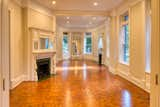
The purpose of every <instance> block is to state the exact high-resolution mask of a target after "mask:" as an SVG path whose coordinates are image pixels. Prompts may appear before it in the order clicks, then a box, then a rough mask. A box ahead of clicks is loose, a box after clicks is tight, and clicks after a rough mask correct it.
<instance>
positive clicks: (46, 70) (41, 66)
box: [36, 58, 51, 80]
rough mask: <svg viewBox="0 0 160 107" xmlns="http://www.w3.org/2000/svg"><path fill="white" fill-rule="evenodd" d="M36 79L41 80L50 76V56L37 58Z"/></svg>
mask: <svg viewBox="0 0 160 107" xmlns="http://www.w3.org/2000/svg"><path fill="white" fill-rule="evenodd" d="M36 63H37V75H38V80H43V79H45V78H47V77H49V76H50V66H51V63H50V58H44V59H37V61H36Z"/></svg>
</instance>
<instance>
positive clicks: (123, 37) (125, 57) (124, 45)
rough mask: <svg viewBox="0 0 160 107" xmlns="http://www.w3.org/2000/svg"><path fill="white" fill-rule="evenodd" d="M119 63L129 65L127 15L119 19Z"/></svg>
mask: <svg viewBox="0 0 160 107" xmlns="http://www.w3.org/2000/svg"><path fill="white" fill-rule="evenodd" d="M120 19H121V22H120V32H121V33H120V62H121V63H124V64H129V59H130V53H129V15H128V13H126V14H124V15H122V16H121V17H120Z"/></svg>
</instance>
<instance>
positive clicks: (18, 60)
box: [9, 1, 24, 87]
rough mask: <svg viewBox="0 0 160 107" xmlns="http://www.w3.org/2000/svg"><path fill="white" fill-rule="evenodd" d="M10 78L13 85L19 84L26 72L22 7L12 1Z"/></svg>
mask: <svg viewBox="0 0 160 107" xmlns="http://www.w3.org/2000/svg"><path fill="white" fill-rule="evenodd" d="M9 11H10V58H11V59H10V61H11V62H10V63H11V65H10V66H11V70H10V79H11V87H12V86H14V85H16V84H18V82H19V81H20V79H21V78H23V77H22V76H23V74H24V44H23V43H24V35H23V29H22V28H23V27H22V8H21V6H19V5H18V4H17V3H15V2H13V1H12V2H10V4H9ZM16 81H17V82H16Z"/></svg>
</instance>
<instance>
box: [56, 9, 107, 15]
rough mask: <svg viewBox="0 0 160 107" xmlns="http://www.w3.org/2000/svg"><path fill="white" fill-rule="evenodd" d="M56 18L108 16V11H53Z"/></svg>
mask: <svg viewBox="0 0 160 107" xmlns="http://www.w3.org/2000/svg"><path fill="white" fill-rule="evenodd" d="M54 14H55V15H56V16H109V12H108V11H81V10H55V11H54Z"/></svg>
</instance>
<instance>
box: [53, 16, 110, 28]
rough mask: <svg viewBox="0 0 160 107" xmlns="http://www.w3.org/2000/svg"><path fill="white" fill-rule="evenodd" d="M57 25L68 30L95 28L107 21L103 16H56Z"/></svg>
mask: <svg viewBox="0 0 160 107" xmlns="http://www.w3.org/2000/svg"><path fill="white" fill-rule="evenodd" d="M56 20H57V25H58V26H61V27H64V28H70V29H87V28H95V27H98V26H100V25H102V24H103V23H105V21H106V20H107V17H103V16H69V17H68V16H57V19H56Z"/></svg>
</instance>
